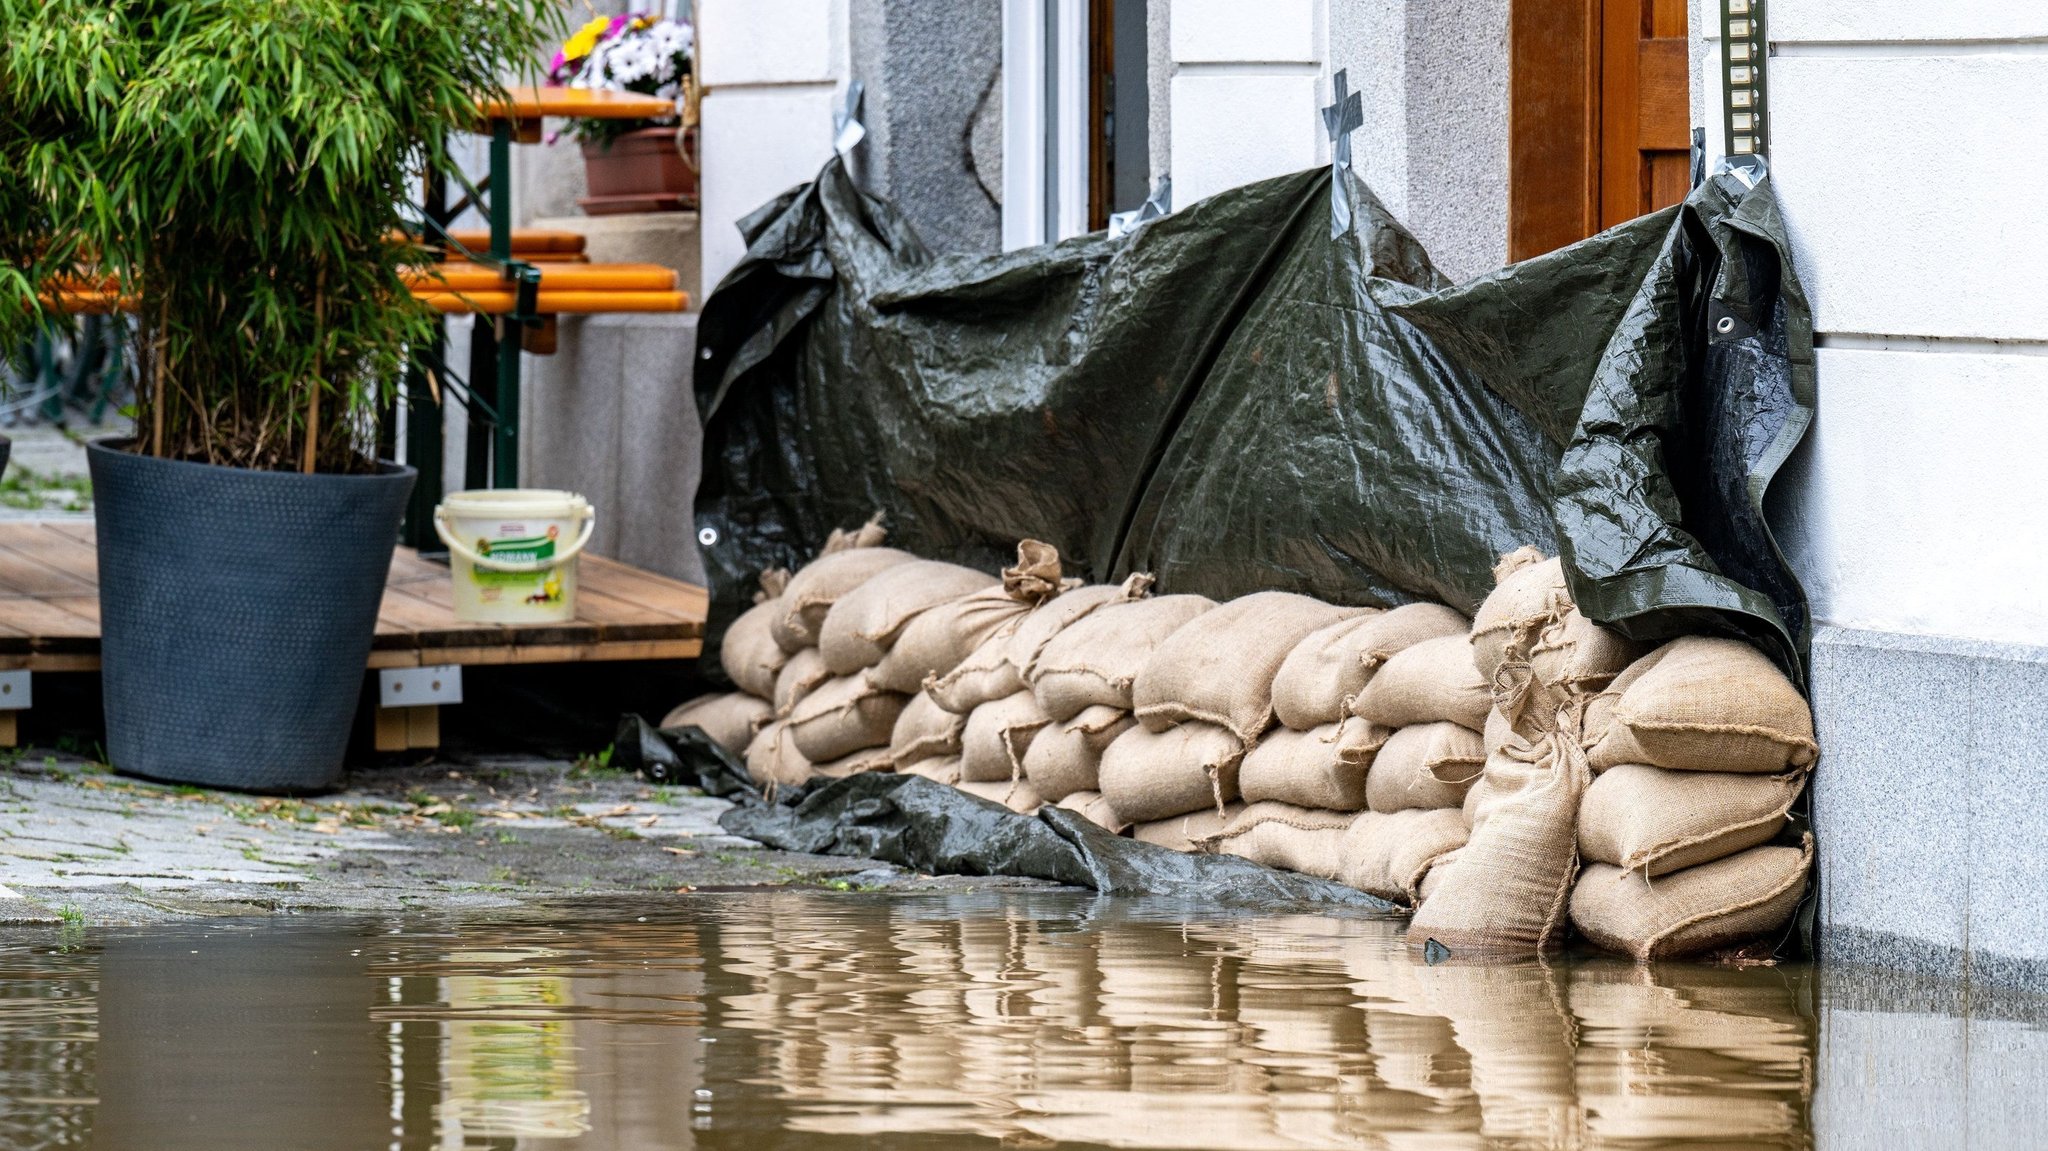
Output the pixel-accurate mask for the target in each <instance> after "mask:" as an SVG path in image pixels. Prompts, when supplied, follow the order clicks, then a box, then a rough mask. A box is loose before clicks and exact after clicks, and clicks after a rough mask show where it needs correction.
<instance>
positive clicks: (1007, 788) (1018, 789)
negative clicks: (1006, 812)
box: [956, 779, 1045, 815]
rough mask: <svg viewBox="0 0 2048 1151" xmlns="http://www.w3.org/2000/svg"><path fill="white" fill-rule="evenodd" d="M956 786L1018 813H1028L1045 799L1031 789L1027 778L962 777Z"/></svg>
mask: <svg viewBox="0 0 2048 1151" xmlns="http://www.w3.org/2000/svg"><path fill="white" fill-rule="evenodd" d="M956 786H958V787H959V788H960V790H961V791H964V792H966V793H967V794H969V795H972V796H978V797H980V798H982V799H986V800H988V801H989V802H990V803H1000V804H1002V805H1003V806H1004V807H1007V808H1009V809H1010V810H1011V811H1014V812H1016V813H1017V814H1018V815H1030V814H1031V813H1032V812H1035V811H1037V810H1038V809H1039V808H1040V807H1043V806H1044V805H1045V800H1044V799H1043V798H1041V797H1040V796H1039V794H1038V793H1037V792H1036V791H1034V790H1032V788H1031V781H1030V780H1028V779H1003V780H991V781H976V780H966V779H963V780H961V781H960V782H959V783H958V784H957V785H956Z"/></svg>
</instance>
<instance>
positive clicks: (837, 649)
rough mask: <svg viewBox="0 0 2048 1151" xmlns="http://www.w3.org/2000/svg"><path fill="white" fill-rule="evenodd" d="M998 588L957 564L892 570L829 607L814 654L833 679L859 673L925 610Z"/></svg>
mask: <svg viewBox="0 0 2048 1151" xmlns="http://www.w3.org/2000/svg"><path fill="white" fill-rule="evenodd" d="M997 586H1000V585H999V584H998V582H997V580H996V577H994V576H992V575H990V574H988V573H987V572H980V571H975V570H974V569H973V568H969V567H962V566H960V565H959V564H949V563H941V562H939V561H937V560H913V561H912V562H910V563H905V564H894V565H892V566H890V567H888V568H885V569H883V570H882V571H879V572H876V573H875V574H874V575H873V576H872V577H870V578H869V579H868V580H867V581H866V582H865V583H862V584H861V585H860V586H859V587H857V588H854V589H853V590H852V591H850V592H847V593H846V594H845V595H842V596H840V597H839V598H838V599H837V600H836V601H834V602H833V604H832V607H831V609H830V610H828V611H827V612H826V613H825V622H824V624H823V626H821V627H820V628H819V629H818V650H819V651H820V652H822V653H824V656H825V666H826V667H829V668H831V669H832V674H834V675H852V674H853V673H854V672H857V671H864V670H866V669H868V668H871V667H873V666H875V665H876V664H878V663H880V662H882V657H883V656H885V655H887V654H889V648H890V646H891V645H892V644H894V643H895V642H896V637H897V636H899V635H902V634H903V629H904V628H906V627H908V626H910V621H912V620H914V619H916V618H917V617H918V615H920V614H921V613H923V612H924V611H925V610H926V609H929V608H934V607H937V606H939V605H940V604H942V603H945V602H946V601H947V600H950V599H957V598H959V597H960V596H963V595H968V594H971V593H973V592H976V591H980V590H982V589H984V588H989V587H997Z"/></svg>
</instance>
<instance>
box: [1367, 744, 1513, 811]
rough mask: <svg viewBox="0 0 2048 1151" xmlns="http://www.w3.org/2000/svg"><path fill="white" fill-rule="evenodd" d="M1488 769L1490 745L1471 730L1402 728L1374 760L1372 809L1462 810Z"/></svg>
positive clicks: (1370, 788) (1369, 779)
mask: <svg viewBox="0 0 2048 1151" xmlns="http://www.w3.org/2000/svg"><path fill="white" fill-rule="evenodd" d="M1485 765H1486V743H1485V741H1484V740H1483V739H1481V738H1480V736H1479V733H1478V732H1476V731H1473V730H1471V729H1470V728H1465V727H1460V726H1458V725H1457V724H1455V723H1423V724H1416V725H1415V726H1413V727H1404V728H1401V729H1400V730H1398V731H1396V732H1394V733H1393V734H1392V735H1390V736H1388V737H1387V740H1386V743H1385V745H1384V746H1382V747H1381V748H1380V750H1379V754H1378V755H1375V756H1374V757H1373V760H1372V771H1371V772H1370V773H1369V774H1368V775H1367V777H1366V781H1365V802H1366V806H1367V807H1370V808H1371V809H1372V810H1374V811H1377V812H1381V813H1383V814H1392V813H1394V812H1397V811H1409V810H1424V811H1427V810H1431V809H1435V808H1441V807H1448V808H1457V807H1460V806H1462V805H1463V804H1464V802H1465V793H1466V792H1467V791H1469V790H1471V787H1472V783H1473V781H1474V780H1476V779H1478V778H1479V773H1480V769H1481V768H1483V767H1484V766H1485ZM1461 822H1462V820H1461Z"/></svg>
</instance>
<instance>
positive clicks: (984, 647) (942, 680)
mask: <svg viewBox="0 0 2048 1151" xmlns="http://www.w3.org/2000/svg"><path fill="white" fill-rule="evenodd" d="M1151 586H1152V577H1151V576H1149V575H1142V574H1140V575H1134V576H1132V577H1131V578H1130V579H1128V580H1126V581H1124V582H1123V583H1122V584H1094V585H1090V586H1088V587H1078V588H1074V589H1072V590H1071V591H1066V592H1062V593H1060V594H1059V595H1057V596H1055V597H1053V598H1052V599H1050V600H1047V601H1046V602H1045V603H1043V604H1041V605H1040V606H1038V607H1036V608H1033V609H1032V610H1031V612H1030V613H1029V614H1028V615H1026V616H1024V617H1023V618H1022V619H1021V620H1017V621H1015V622H1014V623H1012V624H1010V625H1008V626H1005V627H1004V628H1002V629H1001V630H1000V631H997V632H996V633H995V634H993V635H991V636H989V637H988V638H987V639H985V640H983V641H982V642H981V643H980V644H978V645H976V646H975V648H974V650H973V651H971V652H969V653H968V655H967V656H966V658H964V659H962V660H961V661H960V663H959V664H958V665H957V666H955V667H954V668H952V669H951V670H950V671H948V672H947V673H945V674H944V675H941V676H939V677H938V678H937V679H935V680H933V681H932V683H931V685H930V686H929V688H928V689H927V690H929V691H930V692H931V693H932V698H933V699H936V700H938V701H939V706H941V707H943V708H945V709H946V710H948V711H957V712H959V713H960V714H962V715H965V714H967V713H968V712H970V711H973V710H974V709H975V708H977V707H980V706H981V705H982V704H984V703H987V702H989V701H990V700H996V699H1001V698H1003V697H1004V696H1006V695H1010V694H1012V693H1014V692H1018V691H1022V690H1024V689H1025V688H1026V687H1028V686H1030V683H1031V668H1032V665H1033V663H1034V662H1036V660H1037V658H1038V653H1039V652H1040V651H1042V650H1044V648H1045V646H1046V644H1048V643H1050V642H1052V639H1053V637H1054V636H1056V635H1058V634H1059V633H1060V632H1062V631H1064V630H1065V629H1066V628H1067V627H1068V626H1069V625H1071V624H1073V623H1074V622H1076V621H1077V620H1080V619H1082V618H1084V617H1085V616H1087V615H1088V614H1089V613H1090V612H1093V611H1095V610H1096V609H1098V608H1102V607H1106V606H1108V605H1109V604H1113V603H1126V602H1131V601H1134V600H1140V599H1143V598H1145V595H1146V589H1147V588H1150V587H1151Z"/></svg>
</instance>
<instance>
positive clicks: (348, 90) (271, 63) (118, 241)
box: [0, 0, 559, 471]
mask: <svg viewBox="0 0 2048 1151" xmlns="http://www.w3.org/2000/svg"><path fill="white" fill-rule="evenodd" d="M558 19H559V17H558V9H557V7H556V5H554V4H553V3H551V2H550V0H488V2H477V0H0V43H4V44H5V45H6V50H5V52H4V53H0V172H4V173H6V174H7V175H6V178H5V179H4V180H0V347H5V346H12V345H14V344H16V343H18V342H19V339H20V338H21V337H22V336H23V335H25V334H26V333H28V332H29V331H32V330H33V326H34V325H36V324H38V323H41V322H42V317H40V316H38V315H37V314H36V313H37V311H38V307H39V305H38V303H37V297H36V286H43V287H44V288H47V287H48V286H49V285H51V284H53V283H56V282H60V281H61V280H63V279H64V278H65V277H68V276H82V277H83V278H84V280H85V282H86V283H87V284H88V285H96V284H100V283H102V282H111V284H112V285H113V286H114V287H115V288H116V289H117V290H118V291H119V293H120V294H121V295H122V296H123V297H126V298H132V299H133V300H135V301H136V304H137V314H138V317H139V323H138V325H137V328H138V336H137V347H136V354H137V363H138V365H139V367H140V369H141V372H142V378H141V382H140V386H139V388H138V401H139V402H138V407H137V413H136V415H137V428H138V431H139V433H140V437H141V442H142V448H143V450H147V451H150V452H152V453H154V454H157V455H163V456H170V457H174V458H179V459H189V460H203V461H207V462H210V463H217V464H226V465H231V466H239V467H254V468H268V469H280V470H282V469H294V468H297V467H299V466H300V462H301V459H302V457H303V453H304V451H305V447H306V443H307V440H308V438H309V437H310V438H311V439H312V440H313V441H314V442H315V445H316V452H315V455H316V466H317V468H318V469H319V470H322V471H360V470H363V469H365V468H366V467H368V466H369V464H368V460H367V458H366V452H365V450H364V449H365V448H366V447H367V445H368V442H369V436H370V434H371V431H372V427H371V418H372V416H373V414H374V412H375V410H376V408H377V406H378V402H379V400H380V399H381V398H382V395H383V394H384V391H383V390H384V389H386V388H388V387H390V386H391V383H392V382H393V381H395V380H396V379H397V377H398V372H399V369H400V366H401V364H402V361H403V358H404V353H405V349H406V347H407V345H408V344H409V343H412V342H414V341H418V340H422V339H424V338H426V337H427V336H428V334H429V333H430V332H431V330H432V325H433V324H434V322H435V319H434V316H433V313H432V312H431V311H429V310H428V309H427V308H425V307H424V306H423V305H420V304H418V303H416V302H415V301H414V300H413V299H412V297H411V296H410V294H409V293H408V292H407V291H406V289H405V285H404V282H403V280H402V278H401V274H400V270H401V269H402V268H403V267H404V266H405V265H407V264H409V263H415V262H418V261H419V259H420V254H419V252H418V250H417V248H416V247H415V246H414V245H412V244H411V243H409V242H407V241H406V240H404V239H403V238H402V236H401V235H400V229H401V228H402V227H404V226H405V225H406V221H407V219H408V217H410V216H412V215H414V213H413V212H412V211H411V209H410V208H409V204H410V202H411V201H412V200H413V199H414V198H415V197H416V195H417V192H418V190H419V189H420V188H421V187H422V177H423V173H424V172H425V170H426V168H427V166H428V165H430V164H435V165H438V164H441V163H443V162H444V161H445V158H446V157H445V143H444V139H445V135H446V133H447V132H449V131H451V130H458V129H462V128H466V127H472V126H474V124H475V117H474V111H475V107H476V101H477V100H478V98H479V97H483V96H487V95H491V94H499V93H502V88H501V86H500V83H501V81H500V77H501V76H517V74H518V69H520V68H521V67H524V66H526V65H527V62H528V61H530V60H531V59H532V57H533V53H534V48H535V45H536V44H538V43H540V42H541V41H542V39H543V38H544V37H546V36H547V35H549V34H550V33H552V32H553V31H554V29H555V25H556V23H557V21H558ZM40 306H47V302H45V303H44V304H42V305H40Z"/></svg>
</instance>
